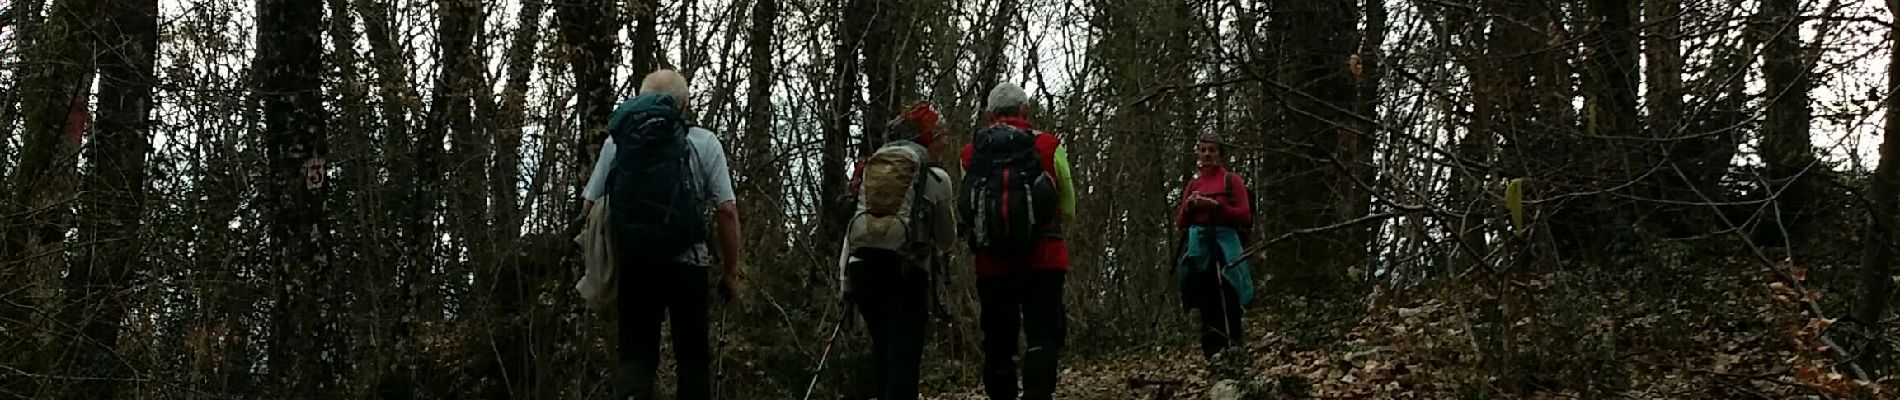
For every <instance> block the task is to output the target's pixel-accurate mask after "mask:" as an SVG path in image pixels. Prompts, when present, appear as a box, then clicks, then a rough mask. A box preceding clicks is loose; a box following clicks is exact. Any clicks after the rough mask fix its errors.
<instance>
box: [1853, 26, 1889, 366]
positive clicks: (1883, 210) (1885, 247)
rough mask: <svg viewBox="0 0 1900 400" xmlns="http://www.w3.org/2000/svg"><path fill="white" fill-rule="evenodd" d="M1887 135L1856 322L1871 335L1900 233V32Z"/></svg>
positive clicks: (1882, 310) (1882, 308)
mask: <svg viewBox="0 0 1900 400" xmlns="http://www.w3.org/2000/svg"><path fill="white" fill-rule="evenodd" d="M1887 10H1888V12H1889V13H1891V15H1893V16H1894V17H1900V0H1887ZM1887 44H1888V45H1889V46H1892V47H1889V48H1888V50H1887V53H1888V55H1887V61H1888V62H1887V93H1888V95H1887V98H1886V99H1884V101H1886V102H1887V126H1886V128H1887V132H1886V138H1885V142H1884V143H1881V145H1880V166H1878V167H1875V168H1874V179H1873V188H1872V190H1871V192H1872V193H1871V196H1873V199H1872V202H1871V204H1870V205H1869V207H1868V208H1867V209H1868V212H1867V219H1868V222H1869V224H1868V228H1867V235H1866V236H1865V237H1866V238H1867V239H1866V240H1867V242H1866V243H1865V244H1864V245H1863V247H1864V248H1865V252H1864V254H1863V255H1862V258H1861V267H1860V268H1861V282H1862V283H1863V284H1864V285H1866V286H1865V287H1864V288H1863V290H1864V292H1863V293H1861V301H1860V307H1858V308H1857V309H1855V310H1854V318H1855V319H1858V320H1860V321H1861V323H1864V324H1867V325H1868V329H1867V331H1868V332H1880V331H1881V326H1882V323H1881V322H1882V320H1883V319H1885V318H1886V317H1887V306H1888V305H1889V304H1891V303H1892V296H1893V249H1894V244H1895V243H1894V237H1895V234H1896V233H1900V230H1897V229H1900V219H1896V218H1895V217H1896V214H1895V210H1894V209H1895V208H1900V96H1894V95H1893V93H1896V92H1895V90H1900V29H1894V28H1888V29H1887Z"/></svg>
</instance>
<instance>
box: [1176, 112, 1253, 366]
mask: <svg viewBox="0 0 1900 400" xmlns="http://www.w3.org/2000/svg"><path fill="white" fill-rule="evenodd" d="M1225 150H1226V145H1225V144H1224V143H1222V142H1221V141H1220V138H1219V137H1218V136H1215V135H1213V134H1203V135H1201V137H1200V138H1199V140H1197V141H1196V142H1195V144H1194V155H1195V166H1196V173H1195V175H1194V179H1193V180H1191V181H1188V184H1187V188H1186V189H1184V190H1182V191H1181V206H1180V208H1179V210H1178V211H1176V212H1175V216H1174V223H1175V226H1176V227H1178V229H1180V233H1181V235H1180V236H1179V237H1180V238H1181V240H1182V241H1183V243H1182V244H1183V249H1184V251H1183V254H1182V257H1181V262H1180V264H1179V265H1177V266H1176V267H1175V279H1176V281H1177V282H1178V283H1179V284H1180V285H1181V297H1182V300H1184V301H1185V302H1186V303H1187V304H1186V306H1187V308H1189V309H1194V308H1199V309H1201V352H1202V353H1203V354H1204V355H1206V356H1207V357H1208V358H1210V359H1212V358H1214V356H1215V355H1216V354H1217V353H1220V352H1221V351H1222V350H1225V349H1227V348H1228V347H1229V346H1233V345H1238V344H1240V343H1241V339H1244V338H1245V337H1246V334H1245V332H1243V330H1242V329H1241V325H1240V316H1241V313H1242V311H1243V309H1242V307H1244V306H1246V304H1247V303H1249V302H1251V301H1252V300H1253V274H1252V272H1251V271H1250V270H1251V269H1252V268H1251V267H1249V266H1248V265H1247V263H1245V262H1244V261H1245V260H1244V258H1243V257H1241V253H1242V252H1244V251H1245V249H1243V248H1242V246H1241V243H1242V241H1241V236H1242V235H1244V234H1245V232H1246V231H1247V230H1246V229H1244V228H1245V227H1247V226H1249V225H1251V224H1252V223H1253V211H1254V210H1253V207H1252V206H1251V204H1252V203H1251V202H1249V201H1248V198H1247V197H1248V193H1247V184H1246V182H1245V181H1244V180H1242V179H1241V178H1240V175H1239V174H1235V173H1233V172H1232V171H1228V170H1227V163H1226V160H1225V158H1226V157H1225V156H1226V154H1225V153H1226V151H1225Z"/></svg>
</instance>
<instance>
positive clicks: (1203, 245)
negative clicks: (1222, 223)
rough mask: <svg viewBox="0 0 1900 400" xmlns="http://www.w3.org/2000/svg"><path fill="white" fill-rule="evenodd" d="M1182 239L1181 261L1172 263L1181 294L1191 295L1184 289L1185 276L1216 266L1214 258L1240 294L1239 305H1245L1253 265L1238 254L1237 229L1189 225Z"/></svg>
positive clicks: (1249, 300) (1250, 294)
mask: <svg viewBox="0 0 1900 400" xmlns="http://www.w3.org/2000/svg"><path fill="white" fill-rule="evenodd" d="M1186 240H1187V243H1186V246H1185V249H1184V251H1183V252H1182V254H1181V262H1180V264H1179V265H1176V266H1175V267H1174V281H1175V285H1176V286H1179V287H1180V288H1181V290H1182V295H1183V296H1182V297H1183V298H1193V297H1194V296H1193V294H1192V293H1187V290H1188V278H1189V277H1192V276H1195V275H1196V274H1197V273H1200V272H1203V271H1207V270H1208V269H1209V268H1214V267H1216V265H1215V264H1217V263H1216V262H1215V261H1218V264H1220V265H1222V266H1226V267H1227V268H1226V270H1223V271H1221V275H1222V276H1223V277H1225V278H1227V279H1226V281H1227V283H1228V285H1231V286H1232V287H1233V289H1234V292H1235V293H1236V294H1238V295H1240V305H1241V306H1242V307H1245V306H1247V304H1249V303H1252V302H1253V266H1252V265H1249V264H1248V263H1247V261H1246V259H1245V258H1243V257H1241V253H1242V252H1245V251H1246V249H1245V248H1242V247H1241V246H1240V232H1239V231H1236V230H1234V229H1233V228H1226V227H1210V226H1192V227H1188V231H1187V238H1186ZM1190 307H1191V305H1190Z"/></svg>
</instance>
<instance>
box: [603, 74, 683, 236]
mask: <svg viewBox="0 0 1900 400" xmlns="http://www.w3.org/2000/svg"><path fill="white" fill-rule="evenodd" d="M689 126H690V125H689V124H687V122H686V119H685V118H683V117H682V116H681V114H680V109H679V106H678V105H676V103H675V102H674V101H673V98H672V97H671V96H667V95H664V94H648V95H641V96H637V97H634V98H632V99H627V101H625V102H622V103H620V106H619V107H618V108H615V109H614V113H613V116H612V117H610V118H609V119H608V121H607V134H608V135H609V136H611V137H613V140H614V146H615V150H614V166H613V170H612V171H611V172H610V173H609V174H608V177H607V190H608V194H609V195H610V196H612V198H611V199H610V200H609V201H608V204H609V207H610V208H609V214H608V215H609V216H608V219H609V220H610V221H612V223H613V225H612V226H613V234H614V235H615V236H616V237H617V238H618V239H617V240H616V242H619V243H628V244H631V245H628V246H620V247H619V248H617V249H615V251H616V252H618V253H620V254H621V255H619V257H635V258H640V259H670V258H673V257H678V256H679V255H680V254H684V253H685V252H686V251H687V250H691V249H692V248H693V246H694V245H696V244H699V243H701V242H704V241H705V238H706V225H705V221H704V219H705V217H704V216H703V215H701V214H700V208H699V207H700V203H701V202H702V201H701V200H702V199H701V192H700V188H699V185H698V181H697V180H695V179H693V169H692V162H693V157H692V146H691V143H688V142H687V140H686V132H687V129H688V128H689Z"/></svg>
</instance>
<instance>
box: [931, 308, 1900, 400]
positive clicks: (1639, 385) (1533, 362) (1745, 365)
mask: <svg viewBox="0 0 1900 400" xmlns="http://www.w3.org/2000/svg"><path fill="white" fill-rule="evenodd" d="M1759 303H1762V304H1769V303H1772V301H1766V300H1764V301H1760V302H1759ZM1259 308H1260V307H1255V310H1254V312H1252V313H1250V315H1249V316H1248V319H1247V323H1246V324H1247V325H1248V331H1247V332H1248V334H1249V336H1250V339H1249V341H1248V342H1247V344H1246V345H1247V348H1248V350H1249V351H1248V353H1247V354H1248V356H1249V359H1248V360H1247V364H1248V365H1245V366H1243V367H1238V368H1232V367H1227V368H1222V371H1221V372H1217V371H1214V370H1211V369H1210V368H1209V363H1208V361H1206V360H1205V359H1204V358H1203V357H1202V356H1201V354H1200V351H1199V349H1198V348H1196V346H1195V345H1191V344H1190V345H1174V346H1164V347H1159V348H1152V349H1142V350H1139V351H1130V352H1128V354H1120V355H1116V354H1107V355H1101V356H1091V357H1070V359H1068V360H1065V363H1066V364H1065V365H1064V366H1063V372H1062V374H1061V378H1060V379H1061V380H1060V382H1061V383H1060V385H1059V386H1060V389H1059V390H1058V395H1057V398H1058V399H1144V400H1145V399H1156V400H1176V399H1196V400H1198V399H1212V400H1241V399H1246V400H1254V399H1291V398H1322V399H1472V400H1484V399H1594V398H1631V399H1754V398H1760V399H1794V398H1821V399H1824V398H1853V397H1856V396H1857V395H1858V396H1859V397H1860V398H1894V397H1893V394H1892V393H1891V392H1882V391H1880V388H1879V386H1881V384H1884V383H1885V382H1886V379H1877V380H1876V381H1878V383H1876V382H1857V381H1855V380H1853V379H1852V378H1850V377H1848V376H1845V375H1843V374H1842V373H1841V372H1839V371H1838V370H1837V369H1836V368H1833V365H1832V362H1831V361H1830V360H1827V357H1826V355H1825V354H1822V353H1821V352H1819V351H1802V350H1796V349H1798V347H1797V346H1794V345H1788V344H1786V343H1789V342H1793V341H1794V340H1790V339H1794V338H1800V337H1803V336H1804V335H1805V334H1804V332H1812V331H1815V330H1816V329H1815V328H1816V327H1815V323H1813V322H1810V319H1806V318H1802V317H1800V316H1799V315H1793V316H1787V315H1780V316H1778V317H1776V316H1768V315H1765V314H1785V313H1771V312H1764V313H1762V314H1758V315H1752V316H1750V315H1743V316H1730V317H1740V319H1746V320H1749V321H1750V322H1748V323H1741V324H1738V323H1736V321H1735V320H1736V319H1737V318H1730V317H1709V316H1702V317H1698V318H1687V317H1685V318H1682V319H1683V321H1685V322H1684V324H1685V326H1684V327H1685V328H1688V329H1687V330H1682V331H1680V332H1677V333H1668V332H1665V331H1662V330H1656V329H1647V330H1645V329H1640V328H1639V327H1638V325H1641V324H1643V322H1642V321H1635V320H1629V321H1602V323H1600V324H1595V325H1600V326H1601V328H1598V329H1589V330H1591V331H1594V332H1583V333H1582V336H1583V337H1590V336H1591V335H1592V334H1598V335H1600V337H1602V338H1609V339H1607V340H1605V341H1607V342H1612V343H1615V344H1616V345H1617V346H1623V348H1618V349H1615V350H1613V351H1608V352H1603V353H1599V354H1597V355H1592V354H1578V353H1577V352H1589V351H1591V349H1589V348H1588V347H1590V346H1584V345H1579V344H1577V343H1576V342H1573V343H1569V344H1567V345H1560V346H1553V345H1552V344H1551V343H1549V342H1546V343H1542V344H1540V343H1520V344H1518V345H1517V346H1518V347H1517V348H1516V349H1515V350H1514V351H1511V352H1508V353H1509V354H1514V356H1505V355H1503V354H1505V353H1507V352H1505V351H1499V350H1497V349H1496V348H1497V347H1499V344H1497V343H1496V342H1486V343H1481V342H1484V341H1483V340H1482V339H1480V338H1479V337H1480V336H1481V335H1478V334H1474V332H1475V331H1480V330H1485V329H1486V328H1484V327H1482V326H1476V327H1474V324H1473V321H1475V320H1476V318H1477V316H1476V311H1475V310H1474V309H1473V308H1472V307H1470V306H1468V305H1465V304H1458V303H1451V302H1446V301H1441V300H1427V301H1424V302H1422V303H1418V304H1415V305H1413V306H1411V307H1395V306H1374V307H1367V310H1366V312H1365V313H1364V314H1362V315H1359V316H1358V317H1359V318H1358V320H1357V321H1356V322H1352V323H1348V324H1346V325H1344V326H1337V327H1334V328H1333V329H1334V330H1335V332H1343V335H1337V336H1333V337H1331V338H1328V339H1325V340H1320V341H1316V340H1313V339H1311V338H1310V337H1308V336H1305V335H1306V334H1304V333H1301V332H1300V331H1299V330H1300V329H1306V328H1300V327H1298V326H1299V325H1300V324H1299V323H1297V322H1292V321H1287V320H1285V319H1283V318H1281V317H1279V316H1280V315H1285V314H1281V313H1276V312H1268V311H1264V310H1260V309H1259ZM1341 322H1344V321H1341ZM1477 325H1483V324H1477ZM1510 325H1512V326H1514V327H1516V328H1520V330H1518V332H1520V334H1519V336H1534V335H1528V334H1524V333H1528V332H1531V331H1533V330H1535V329H1536V328H1535V327H1534V326H1533V325H1536V324H1534V323H1530V322H1528V321H1525V320H1520V321H1518V322H1516V323H1514V324H1510ZM1546 329H1548V328H1546ZM1669 332H1676V331H1669ZM1559 333H1560V332H1543V333H1542V334H1544V335H1552V334H1559ZM1672 334H1673V335H1676V336H1680V337H1675V338H1668V337H1645V336H1656V335H1672ZM1807 336H1808V337H1811V335H1807ZM1573 337H1574V336H1573ZM1522 341H1534V340H1531V339H1522ZM1588 341H1589V340H1581V341H1579V342H1588ZM1312 343H1323V344H1312ZM1072 344H1073V343H1072ZM1540 345H1541V346H1545V347H1558V348H1538V347H1537V346H1540ZM1562 347H1569V348H1562ZM1810 350H1815V349H1810ZM1601 354H1613V355H1612V356H1609V357H1604V356H1602V355H1601ZM1077 358H1086V359H1084V360H1076V359H1077ZM1499 366H1502V367H1499ZM1579 366H1581V367H1579ZM1592 368H1595V369H1598V370H1594V371H1592V370H1591V369H1592ZM1224 380H1231V381H1232V382H1231V383H1232V384H1233V385H1232V386H1233V387H1234V388H1235V390H1233V391H1228V390H1227V389H1225V388H1222V389H1220V390H1215V389H1214V387H1215V386H1216V382H1221V381H1224ZM970 386H972V387H966V388H962V389H956V390H951V391H949V392H946V393H935V394H934V395H929V396H927V397H926V398H928V399H933V400H981V399H984V396H983V395H982V388H981V385H980V384H976V385H970ZM1217 391H1218V392H1221V393H1219V394H1216V393H1213V392H1217ZM927 393H928V392H927Z"/></svg>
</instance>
